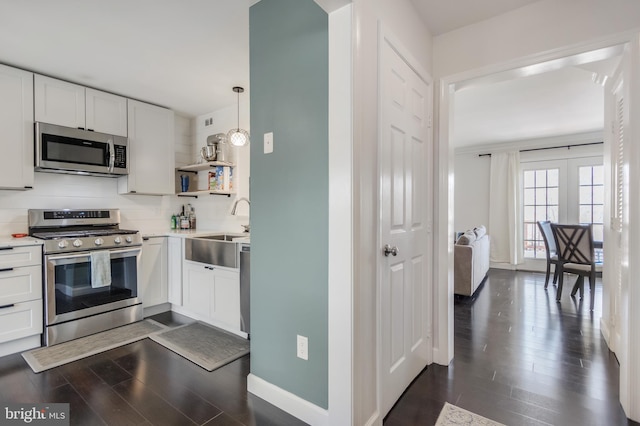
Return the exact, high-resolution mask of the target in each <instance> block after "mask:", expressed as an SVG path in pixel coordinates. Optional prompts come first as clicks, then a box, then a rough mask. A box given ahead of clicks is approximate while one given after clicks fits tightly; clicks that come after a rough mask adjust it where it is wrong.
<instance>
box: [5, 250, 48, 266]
mask: <svg viewBox="0 0 640 426" xmlns="http://www.w3.org/2000/svg"><path fill="white" fill-rule="evenodd" d="M41 264H42V246H19V247H11V246H0V269H6V268H17V267H19V266H31V265H41Z"/></svg>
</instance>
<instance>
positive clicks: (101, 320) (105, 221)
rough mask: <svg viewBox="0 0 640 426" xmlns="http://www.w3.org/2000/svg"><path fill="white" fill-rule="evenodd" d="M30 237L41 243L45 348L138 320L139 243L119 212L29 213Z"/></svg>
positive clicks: (140, 246)
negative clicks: (122, 222)
mask: <svg viewBox="0 0 640 426" xmlns="http://www.w3.org/2000/svg"><path fill="white" fill-rule="evenodd" d="M29 235H30V236H32V237H34V238H40V239H42V240H44V249H43V256H44V261H43V268H44V274H43V276H44V310H45V318H44V325H45V332H44V344H45V345H47V346H50V345H55V344H57V343H62V342H66V341H68V340H72V339H77V338H79V337H83V336H87V335H89V334H93V333H97V332H99V331H104V330H107V329H110V328H114V327H118V326H121V325H125V324H129V323H132V322H135V321H140V320H141V319H142V317H143V310H142V305H141V301H140V299H139V298H138V263H139V260H140V253H141V250H142V237H141V236H140V233H139V232H138V231H132V230H126V229H120V211H119V210H117V209H97V210H67V209H65V210H29Z"/></svg>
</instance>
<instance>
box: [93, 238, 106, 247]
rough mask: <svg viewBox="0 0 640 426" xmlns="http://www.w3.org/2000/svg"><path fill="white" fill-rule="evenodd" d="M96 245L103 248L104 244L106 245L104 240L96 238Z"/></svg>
mask: <svg viewBox="0 0 640 426" xmlns="http://www.w3.org/2000/svg"><path fill="white" fill-rule="evenodd" d="M94 243H95V245H97V246H101V245H102V243H104V240H103V239H102V238H96V240H95V241H94Z"/></svg>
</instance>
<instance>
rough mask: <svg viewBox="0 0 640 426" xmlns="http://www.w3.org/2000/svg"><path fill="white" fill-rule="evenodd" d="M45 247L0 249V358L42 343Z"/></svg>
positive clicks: (8, 246) (8, 247)
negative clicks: (43, 248)
mask: <svg viewBox="0 0 640 426" xmlns="http://www.w3.org/2000/svg"><path fill="white" fill-rule="evenodd" d="M42 329H43V305H42V246H40V245H33V246H12V245H4V246H0V356H4V355H8V354H11V353H16V352H22V351H24V350H27V349H31V348H34V347H38V346H40V344H41V335H42Z"/></svg>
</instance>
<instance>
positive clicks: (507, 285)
mask: <svg viewBox="0 0 640 426" xmlns="http://www.w3.org/2000/svg"><path fill="white" fill-rule="evenodd" d="M543 286H544V275H543V274H534V273H525V272H512V271H502V270H493V269H492V270H491V271H490V273H489V278H488V279H487V280H486V282H485V283H484V284H483V285H482V287H481V288H480V290H479V291H478V292H477V293H476V296H475V297H473V298H457V299H456V302H455V358H454V361H453V362H452V363H451V365H449V366H448V367H442V366H437V365H433V366H431V367H429V368H427V369H426V370H424V371H423V372H422V374H421V375H420V376H419V377H418V378H417V379H416V380H415V381H414V382H413V384H412V385H411V386H410V387H409V389H407V391H406V392H405V394H404V395H403V396H402V398H401V399H400V400H399V401H398V403H397V404H396V405H395V407H394V408H393V409H392V410H391V412H390V413H389V415H388V416H387V418H386V419H385V425H387V426H398V425H433V424H434V423H435V421H436V419H437V417H438V414H439V413H440V409H441V408H442V406H443V405H444V403H445V401H447V402H449V403H452V404H455V405H458V406H459V407H462V408H465V409H468V410H471V411H473V412H476V413H478V414H481V415H483V416H485V417H489V418H491V419H493V420H495V421H498V422H501V423H504V424H506V425H511V426H515V425H549V424H551V425H561V426H564V425H597V426H604V425H606V426H609V425H632V424H633V425H637V423H634V422H628V421H627V419H626V417H625V416H624V413H623V411H622V408H621V407H620V403H619V402H618V374H619V367H618V363H617V361H616V359H615V356H613V354H612V353H610V352H609V351H608V349H607V347H606V344H605V342H604V340H603V338H602V336H601V334H600V328H599V327H600V324H599V318H600V307H601V306H602V292H601V288H600V286H598V287H597V289H596V311H595V312H593V313H591V312H589V310H588V300H589V299H588V290H586V291H587V294H586V297H585V300H584V301H582V300H580V299H579V298H578V299H572V298H571V297H570V296H569V293H570V285H567V286H565V291H564V292H563V296H562V301H561V303H560V304H557V303H556V301H555V287H551V286H550V287H549V289H548V291H545V290H544V288H543ZM153 318H154V319H155V320H157V321H160V322H162V323H164V324H167V325H171V326H175V325H179V324H182V323H184V322H185V321H188V319H187V318H185V317H181V316H179V315H176V314H171V313H165V314H161V315H158V316H155V317H153ZM249 363H250V360H249V356H246V357H243V358H240V359H239V360H237V361H234V362H232V363H230V364H228V365H226V366H224V367H222V368H220V369H218V370H215V371H213V372H207V371H205V370H203V369H202V368H200V367H198V366H196V365H195V364H192V363H191V362H189V361H187V360H185V359H184V358H182V357H180V356H179V355H176V354H175V353H173V352H171V351H170V350H168V349H166V348H164V347H163V346H160V345H158V344H157V343H155V342H153V341H151V340H149V339H144V340H142V341H139V342H137V343H132V344H130V345H126V346H123V347H120V348H117V349H113V350H111V351H108V352H104V353H102V354H99V355H95V356H92V357H89V358H85V359H83V360H80V361H76V362H73V363H70V364H66V365H64V366H61V367H57V368H54V369H51V370H48V371H44V372H42V373H39V374H34V373H33V372H32V371H31V369H30V368H29V367H28V365H27V364H26V362H24V360H23V359H22V357H21V356H20V355H19V354H15V355H10V356H6V357H2V358H0V401H2V402H4V403H14V402H16V403H29V402H69V403H70V407H71V424H73V425H82V426H85V425H104V424H107V425H118V426H119V425H129V424H130V425H138V424H142V425H190V424H198V425H208V426H220V425H225V426H227V425H228V426H231V425H236V426H237V425H248V426H252V425H274V426H275V425H278V426H281V425H282V426H286V425H301V424H303V423H302V422H300V421H299V420H297V419H295V418H293V417H291V416H289V415H288V414H286V413H284V412H283V411H281V410H279V409H277V408H276V407H274V406H272V405H270V404H268V403H267V402H265V401H263V400H261V399H260V398H257V397H255V396H253V395H251V394H248V393H247V384H246V376H247V374H248V373H249ZM332 426H334V425H332ZM337 426H339V425H337Z"/></svg>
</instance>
